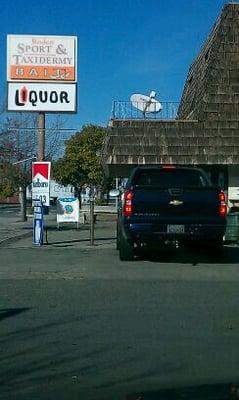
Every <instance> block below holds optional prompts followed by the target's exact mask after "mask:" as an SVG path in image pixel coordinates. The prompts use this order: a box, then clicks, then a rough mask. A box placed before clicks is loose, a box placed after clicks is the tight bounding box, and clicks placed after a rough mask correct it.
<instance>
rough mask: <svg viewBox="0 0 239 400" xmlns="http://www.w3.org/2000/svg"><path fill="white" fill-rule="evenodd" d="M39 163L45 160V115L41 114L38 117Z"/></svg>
mask: <svg viewBox="0 0 239 400" xmlns="http://www.w3.org/2000/svg"><path fill="white" fill-rule="evenodd" d="M37 159H38V161H43V160H44V159H45V113H44V112H39V115H38V152H37Z"/></svg>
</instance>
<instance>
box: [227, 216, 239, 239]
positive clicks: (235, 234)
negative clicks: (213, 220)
mask: <svg viewBox="0 0 239 400" xmlns="http://www.w3.org/2000/svg"><path fill="white" fill-rule="evenodd" d="M225 241H226V242H232V243H233V242H234V243H235V242H236V243H237V242H239V212H238V211H237V212H230V213H229V214H228V216H227V229H226V233H225Z"/></svg>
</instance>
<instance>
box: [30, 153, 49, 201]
mask: <svg viewBox="0 0 239 400" xmlns="http://www.w3.org/2000/svg"><path fill="white" fill-rule="evenodd" d="M50 169H51V163H50V162H48V161H39V162H34V163H32V200H33V203H34V200H41V202H42V204H43V205H44V206H48V207H49V205H50Z"/></svg>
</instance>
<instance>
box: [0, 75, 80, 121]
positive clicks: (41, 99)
mask: <svg viewBox="0 0 239 400" xmlns="http://www.w3.org/2000/svg"><path fill="white" fill-rule="evenodd" d="M8 111H21V112H22V111H36V112H39V111H45V112H64V113H65V112H76V84H75V83H73V84H72V83H62V84H61V83H57V84H56V83H31V82H30V83H29V82H24V83H23V82H21V83H19V82H18V83H15V82H14V83H8Z"/></svg>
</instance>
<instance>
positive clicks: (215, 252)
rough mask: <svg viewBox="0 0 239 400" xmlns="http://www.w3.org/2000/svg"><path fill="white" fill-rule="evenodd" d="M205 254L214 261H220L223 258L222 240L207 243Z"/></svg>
mask: <svg viewBox="0 0 239 400" xmlns="http://www.w3.org/2000/svg"><path fill="white" fill-rule="evenodd" d="M206 249H207V252H208V253H209V255H210V256H213V257H214V258H215V260H220V259H221V258H222V257H223V251H224V248H223V240H221V239H218V240H215V241H214V242H211V243H209V244H208V245H207V246H206Z"/></svg>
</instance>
